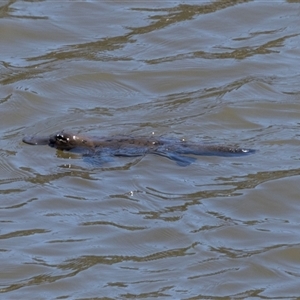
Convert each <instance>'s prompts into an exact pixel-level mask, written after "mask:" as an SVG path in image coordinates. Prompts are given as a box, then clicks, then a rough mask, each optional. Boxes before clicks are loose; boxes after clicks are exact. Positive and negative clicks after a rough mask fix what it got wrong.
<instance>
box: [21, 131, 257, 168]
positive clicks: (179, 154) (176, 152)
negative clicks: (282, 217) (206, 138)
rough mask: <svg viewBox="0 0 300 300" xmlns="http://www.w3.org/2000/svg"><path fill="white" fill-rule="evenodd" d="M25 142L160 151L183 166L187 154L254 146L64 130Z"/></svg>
mask: <svg viewBox="0 0 300 300" xmlns="http://www.w3.org/2000/svg"><path fill="white" fill-rule="evenodd" d="M23 142H24V143H26V144H30V145H49V146H50V147H54V148H56V149H58V150H66V151H72V152H77V153H78V152H79V153H81V154H82V155H83V156H90V157H92V156H96V155H97V156H98V157H101V156H103V157H104V156H127V157H134V156H143V155H146V154H149V153H150V154H157V155H161V156H165V157H167V158H169V159H172V160H175V161H176V163H177V164H178V165H180V166H186V165H189V164H190V163H192V162H193V161H195V160H196V159H195V158H194V157H190V156H187V155H210V156H211V155H216V156H245V155H247V154H251V153H254V152H255V150H253V149H245V148H236V147H230V146H222V145H209V144H199V143H192V142H187V141H185V140H174V139H166V138H160V137H158V138H157V137H153V136H152V137H131V136H114V137H88V136H85V135H77V134H73V133H68V132H65V131H61V132H59V133H56V134H53V135H50V136H49V137H40V136H29V137H24V138H23Z"/></svg>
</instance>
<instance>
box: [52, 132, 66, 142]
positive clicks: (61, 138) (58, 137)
mask: <svg viewBox="0 0 300 300" xmlns="http://www.w3.org/2000/svg"><path fill="white" fill-rule="evenodd" d="M55 140H56V141H57V142H61V143H67V142H69V140H70V139H69V138H68V137H65V136H64V135H63V134H61V133H58V134H57V135H56V137H55Z"/></svg>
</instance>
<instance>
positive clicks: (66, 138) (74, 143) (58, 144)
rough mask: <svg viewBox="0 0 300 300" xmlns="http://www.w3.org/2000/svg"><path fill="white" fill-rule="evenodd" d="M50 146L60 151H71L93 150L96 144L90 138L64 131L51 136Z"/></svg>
mask: <svg viewBox="0 0 300 300" xmlns="http://www.w3.org/2000/svg"><path fill="white" fill-rule="evenodd" d="M49 146H51V147H55V148H57V149H59V150H71V149H74V148H93V147H94V144H93V142H92V141H91V140H90V139H89V138H88V137H85V136H80V135H75V134H71V133H67V132H64V131H62V132H59V133H56V134H54V135H51V136H50V138H49Z"/></svg>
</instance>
